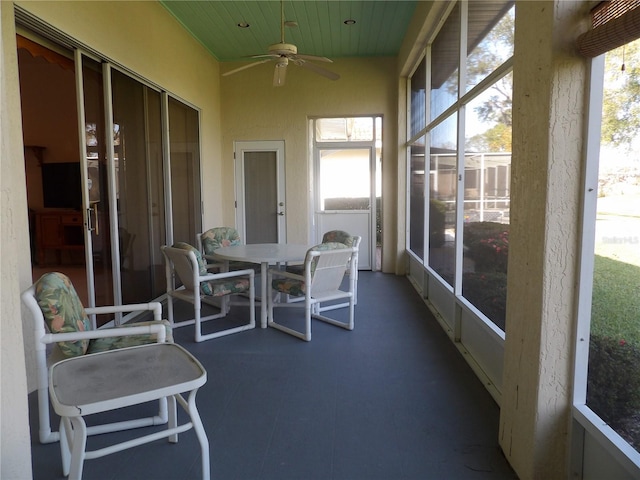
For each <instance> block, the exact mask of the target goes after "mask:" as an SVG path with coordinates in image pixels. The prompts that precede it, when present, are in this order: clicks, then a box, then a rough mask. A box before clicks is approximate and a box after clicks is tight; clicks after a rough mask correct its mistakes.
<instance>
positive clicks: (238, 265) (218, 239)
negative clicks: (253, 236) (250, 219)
mask: <svg viewBox="0 0 640 480" xmlns="http://www.w3.org/2000/svg"><path fill="white" fill-rule="evenodd" d="M200 240H201V241H202V250H204V254H205V255H213V252H214V250H216V249H218V248H222V247H234V246H236V245H241V241H240V234H239V233H238V231H237V230H236V229H235V228H233V227H214V228H210V229H209V230H207V231H206V232H204V233H203V234H202V235H201V236H200ZM247 269H250V270H253V271H258V270H259V269H260V265H258V264H255V263H250V262H236V261H230V262H229V270H230V271H234V270H247Z"/></svg>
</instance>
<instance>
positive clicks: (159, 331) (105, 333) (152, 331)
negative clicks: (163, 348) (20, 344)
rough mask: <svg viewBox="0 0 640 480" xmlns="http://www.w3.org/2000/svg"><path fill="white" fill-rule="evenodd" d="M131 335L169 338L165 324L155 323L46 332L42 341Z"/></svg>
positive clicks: (160, 340) (55, 341)
mask: <svg viewBox="0 0 640 480" xmlns="http://www.w3.org/2000/svg"><path fill="white" fill-rule="evenodd" d="M131 335H157V337H156V338H157V341H158V343H164V342H165V341H166V339H167V331H166V328H165V326H164V325H163V324H160V323H155V324H152V325H143V326H140V327H126V328H124V327H119V328H105V329H103V330H88V331H85V332H72V333H46V334H44V335H43V336H42V337H41V338H40V341H41V342H42V343H45V344H46V343H58V342H73V341H75V340H93V339H95V338H107V337H128V336H131Z"/></svg>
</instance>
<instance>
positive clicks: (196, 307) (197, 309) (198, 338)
mask: <svg viewBox="0 0 640 480" xmlns="http://www.w3.org/2000/svg"><path fill="white" fill-rule="evenodd" d="M193 310H194V314H195V317H194V320H195V324H194V328H195V332H196V339H195V340H196V342H201V341H202V340H204V339H203V338H202V329H201V327H202V325H201V323H202V321H201V320H200V305H194V306H193Z"/></svg>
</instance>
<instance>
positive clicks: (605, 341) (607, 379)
mask: <svg viewBox="0 0 640 480" xmlns="http://www.w3.org/2000/svg"><path fill="white" fill-rule="evenodd" d="M587 378H588V379H587V405H588V406H589V408H591V409H592V410H593V411H594V412H595V413H597V414H598V415H599V416H600V417H601V418H602V419H603V420H604V421H605V422H607V423H608V424H609V425H610V426H611V428H613V429H615V430H618V429H622V430H624V426H625V420H627V419H628V418H629V417H631V416H632V415H634V414H637V413H638V412H640V349H639V348H638V347H637V346H636V345H633V344H631V343H627V342H626V341H625V340H619V339H614V338H610V337H604V336H596V335H592V336H591V339H590V341H589V375H588V377H587Z"/></svg>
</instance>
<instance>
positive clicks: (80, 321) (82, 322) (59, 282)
mask: <svg viewBox="0 0 640 480" xmlns="http://www.w3.org/2000/svg"><path fill="white" fill-rule="evenodd" d="M36 300H37V302H38V305H39V306H40V309H41V310H42V313H43V315H44V319H45V322H46V324H47V326H48V327H49V330H50V331H51V332H52V333H72V332H83V331H87V330H91V329H92V328H91V322H90V321H89V317H88V316H87V313H86V312H85V310H84V307H83V306H82V302H80V298H79V297H78V294H77V293H76V290H75V288H73V285H72V284H71V280H69V277H67V276H66V275H64V274H62V273H59V272H50V273H45V274H44V275H42V277H40V279H39V280H38V281H37V282H36ZM58 346H59V347H60V350H61V351H62V353H63V354H64V355H65V356H67V357H76V356H78V355H84V354H85V353H86V351H87V348H88V346H89V340H76V341H73V342H59V343H58Z"/></svg>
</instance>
